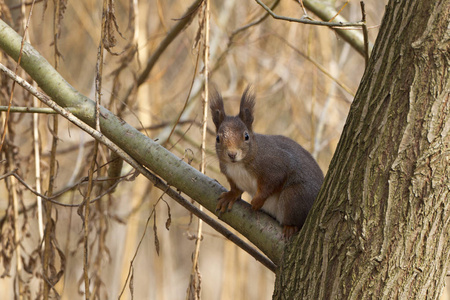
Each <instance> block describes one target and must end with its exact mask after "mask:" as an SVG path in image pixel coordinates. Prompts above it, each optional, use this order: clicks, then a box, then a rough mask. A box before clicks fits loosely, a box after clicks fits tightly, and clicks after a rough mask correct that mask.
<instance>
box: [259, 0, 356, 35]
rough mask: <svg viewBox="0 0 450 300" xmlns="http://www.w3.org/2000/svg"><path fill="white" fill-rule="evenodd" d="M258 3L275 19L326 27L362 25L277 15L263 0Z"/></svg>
mask: <svg viewBox="0 0 450 300" xmlns="http://www.w3.org/2000/svg"><path fill="white" fill-rule="evenodd" d="M255 1H256V2H257V3H258V4H259V5H261V6H262V7H263V8H264V9H265V10H266V11H267V12H268V13H269V14H270V15H271V16H272V17H273V18H274V19H277V20H284V21H288V22H296V23H303V24H309V25H317V26H328V27H332V28H335V27H351V26H353V27H358V26H362V25H363V24H362V22H324V21H315V20H310V19H307V18H301V19H296V18H291V17H284V16H280V15H277V14H276V13H274V12H273V11H272V10H271V9H270V8H269V7H268V6H267V5H265V4H264V3H263V2H261V1H260V0H255Z"/></svg>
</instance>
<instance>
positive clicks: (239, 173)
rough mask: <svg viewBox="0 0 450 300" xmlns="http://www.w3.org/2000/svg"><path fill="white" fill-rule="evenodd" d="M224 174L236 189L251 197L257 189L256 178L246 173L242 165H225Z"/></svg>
mask: <svg viewBox="0 0 450 300" xmlns="http://www.w3.org/2000/svg"><path fill="white" fill-rule="evenodd" d="M226 173H227V175H228V176H229V177H231V179H233V181H234V182H235V183H236V185H237V186H238V188H240V189H241V190H243V191H245V192H247V193H249V194H250V195H251V196H252V197H253V196H254V195H255V193H256V190H257V188H258V184H257V181H256V177H255V176H253V175H252V174H251V173H250V172H248V171H247V169H246V168H245V166H244V164H242V163H230V164H227V165H226Z"/></svg>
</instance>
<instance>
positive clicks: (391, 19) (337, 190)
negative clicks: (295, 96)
mask: <svg viewBox="0 0 450 300" xmlns="http://www.w3.org/2000/svg"><path fill="white" fill-rule="evenodd" d="M449 14H450V0H442V1H431V0H430V1H412V0H391V1H390V2H389V4H388V5H387V7H386V12H385V16H384V18H383V21H382V25H381V28H380V32H379V35H378V38H377V41H376V42H375V46H374V50H373V52H372V57H371V59H370V63H369V65H368V68H367V70H366V72H365V74H364V76H363V79H362V81H361V84H360V87H359V90H358V92H357V95H356V97H355V100H354V103H353V104H352V106H351V109H350V113H349V116H348V119H347V122H346V126H345V128H344V130H343V134H342V137H341V140H340V142H339V145H338V147H337V149H336V153H335V156H334V158H333V160H332V162H331V164H330V168H329V172H328V174H327V176H326V179H325V183H324V186H323V188H322V191H321V193H320V195H319V197H318V199H317V201H316V203H315V205H314V207H313V209H312V211H311V213H310V215H309V217H308V219H307V222H306V224H305V226H304V228H303V230H302V231H301V233H300V235H299V236H298V237H296V238H295V239H294V241H293V242H292V243H291V244H290V245H289V246H288V248H287V249H286V251H285V254H284V258H283V259H282V264H281V266H280V269H279V270H278V272H277V280H276V286H275V292H274V299H425V298H426V299H438V298H439V296H440V294H441V291H442V287H443V286H444V279H445V276H446V273H447V268H448V265H449V255H450V236H449V235H450V209H449V207H450V197H449V189H450V180H449V176H450V158H449V157H450V150H449V149H450V136H449V131H450V103H449V102H450V101H449V93H450V72H449V68H450V67H449V66H450V63H449V61H450V36H449V35H450V33H449V31H450V29H449V28H450V27H449V19H450V16H449Z"/></svg>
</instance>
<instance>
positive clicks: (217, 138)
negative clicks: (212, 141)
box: [216, 135, 220, 144]
mask: <svg viewBox="0 0 450 300" xmlns="http://www.w3.org/2000/svg"><path fill="white" fill-rule="evenodd" d="M216 143H217V144H219V143H220V136H219V135H217V136H216Z"/></svg>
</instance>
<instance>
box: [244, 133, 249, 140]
mask: <svg viewBox="0 0 450 300" xmlns="http://www.w3.org/2000/svg"><path fill="white" fill-rule="evenodd" d="M244 139H245V140H246V141H248V140H249V139H250V136H249V135H248V133H247V132H244Z"/></svg>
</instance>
